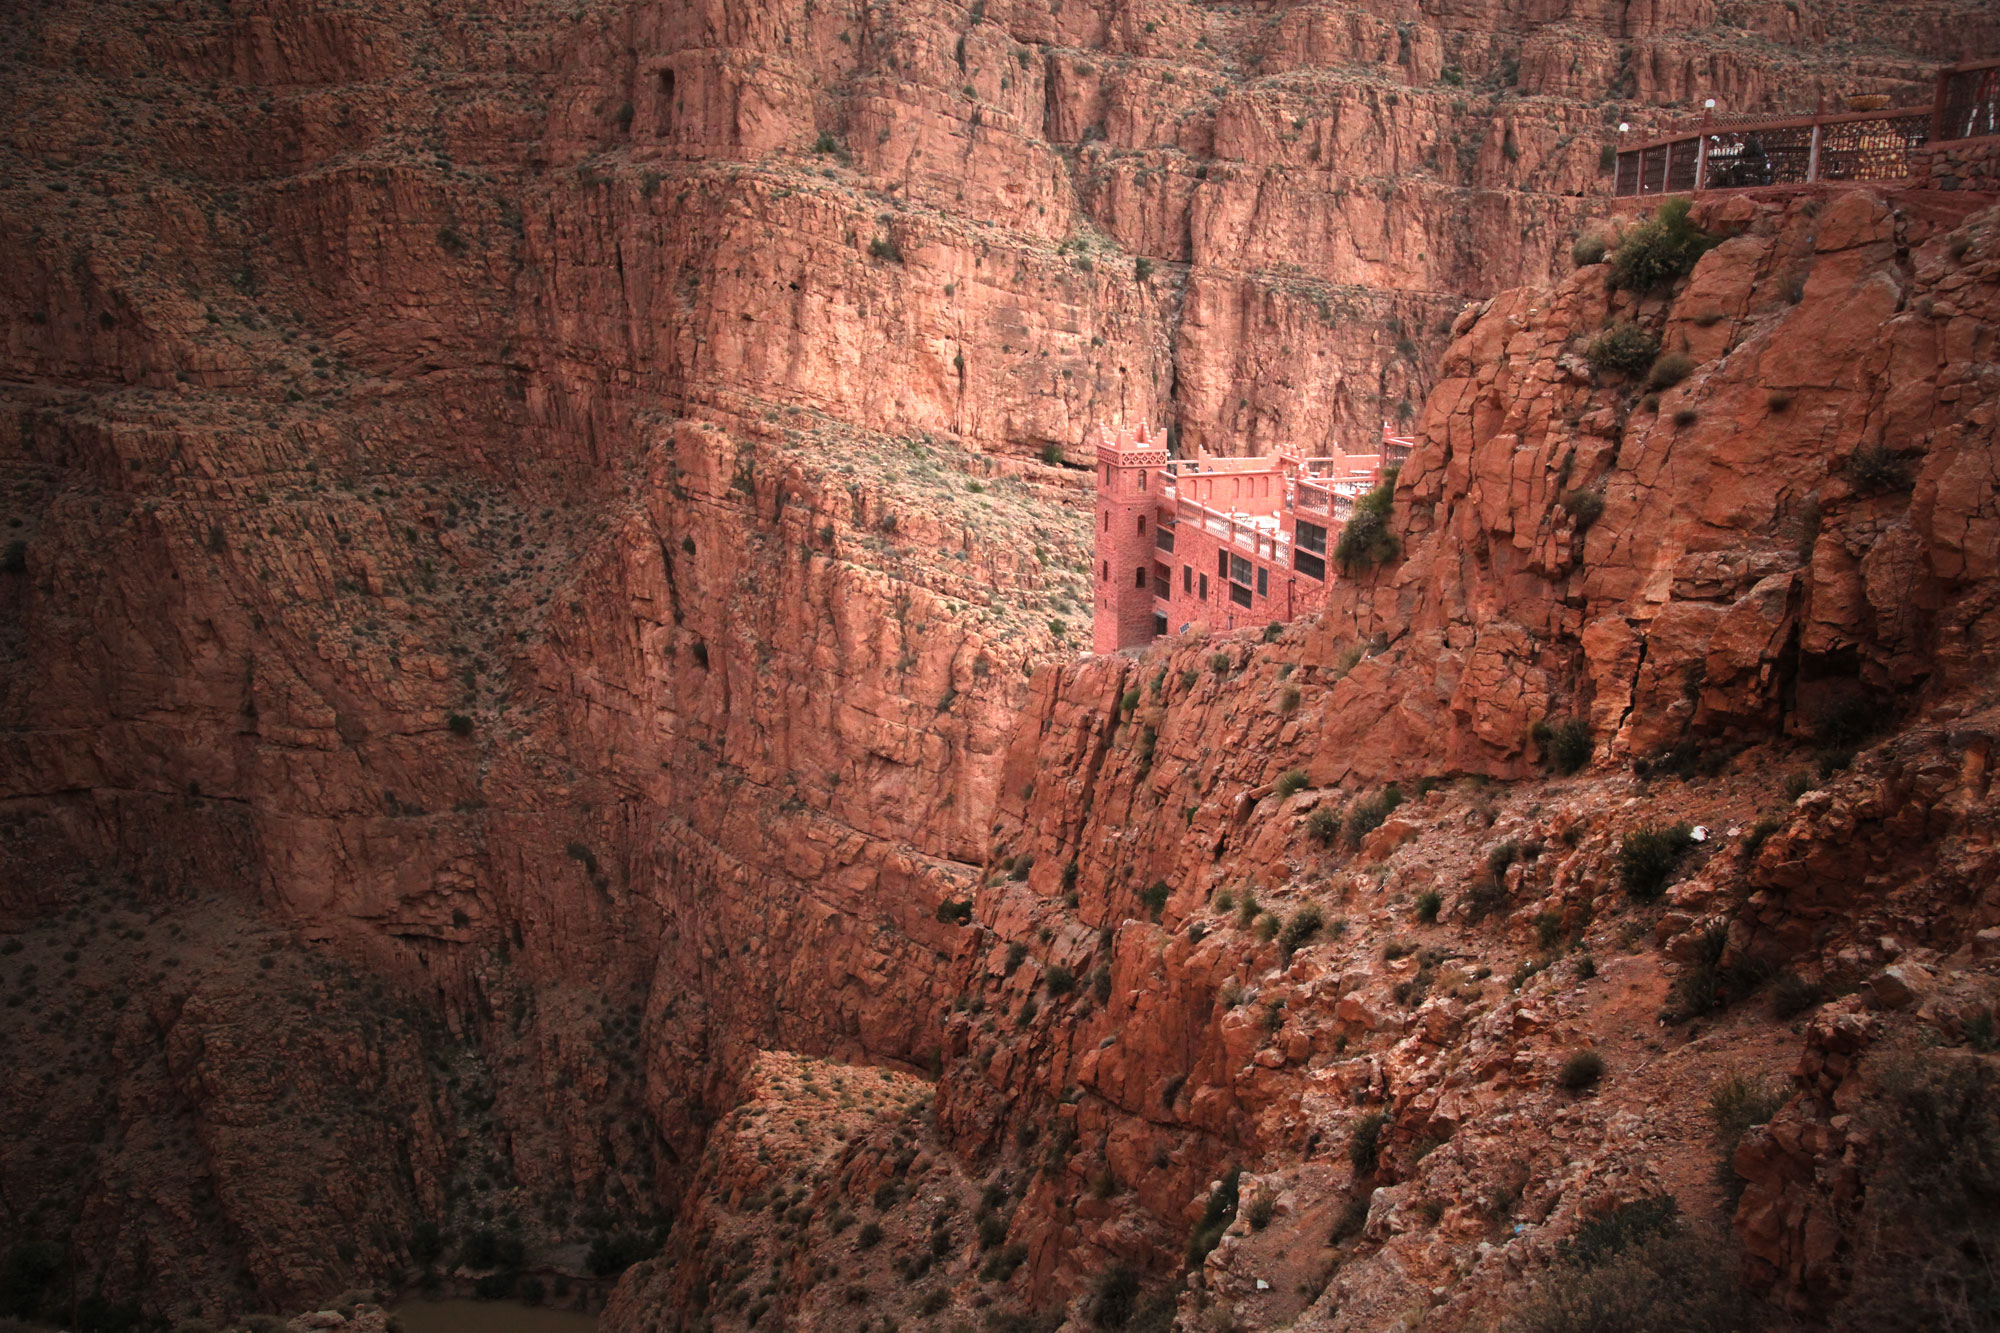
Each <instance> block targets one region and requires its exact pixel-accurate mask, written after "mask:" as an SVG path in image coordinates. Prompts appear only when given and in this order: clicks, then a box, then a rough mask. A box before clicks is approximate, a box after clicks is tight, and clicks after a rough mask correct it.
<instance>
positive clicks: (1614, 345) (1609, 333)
mask: <svg viewBox="0 0 2000 1333" xmlns="http://www.w3.org/2000/svg"><path fill="white" fill-rule="evenodd" d="M1659 354H1660V343H1659V340H1658V339H1657V338H1655V337H1653V335H1652V334H1650V333H1648V332H1646V331H1645V330H1644V329H1642V328H1640V327H1639V326H1638V325H1637V324H1614V325H1612V326H1611V327H1610V328H1608V329H1606V330H1605V331H1604V332H1602V333H1600V334H1598V335H1597V336H1596V337H1595V338H1592V339H1591V340H1590V346H1589V347H1587V348H1585V349H1584V353H1583V356H1584V359H1585V360H1586V361H1588V362H1590V364H1591V366H1592V367H1593V368H1594V369H1597V370H1601V371H1608V372H1612V373H1615V374H1620V375H1643V374H1645V373H1646V370H1647V368H1648V367H1649V366H1651V365H1652V364H1653V358H1654V357H1656V356H1658V355H1659Z"/></svg>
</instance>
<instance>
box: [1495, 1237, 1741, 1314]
mask: <svg viewBox="0 0 2000 1333" xmlns="http://www.w3.org/2000/svg"><path fill="white" fill-rule="evenodd" d="M1737 1266H1738V1261H1737V1260H1735V1259H1734V1258H1732V1257H1731V1256H1729V1255H1727V1254H1725V1253H1723V1252H1721V1250H1720V1247H1719V1246H1717V1245H1715V1244H1714V1243H1713V1242H1711V1241H1708V1240H1705V1239H1703V1238H1701V1237H1698V1236H1694V1235H1689V1234H1685V1233H1683V1232H1681V1231H1679V1230H1678V1229H1676V1230H1675V1231H1674V1232H1672V1233H1671V1234H1666V1235H1658V1236H1652V1237H1649V1238H1647V1239H1644V1240H1641V1241H1638V1242H1636V1243H1634V1244H1632V1245H1630V1246H1628V1247H1626V1248H1625V1249H1623V1250H1621V1251H1619V1252H1618V1253H1617V1254H1616V1255H1613V1256H1611V1257H1610V1258H1608V1259H1606V1260H1604V1261H1603V1262H1602V1263H1600V1264H1595V1265H1588V1266H1585V1265H1578V1264H1565V1265H1560V1266H1558V1267H1556V1268H1554V1269H1552V1270H1550V1271H1549V1272H1548V1273H1547V1274H1545V1275H1544V1276H1543V1277H1542V1279H1541V1281H1540V1282H1538V1283H1537V1284H1536V1288H1535V1293H1534V1295H1533V1296H1532V1297H1531V1298H1529V1299H1528V1300H1526V1301H1524V1302H1523V1303H1522V1304H1521V1305H1520V1306H1519V1307H1518V1308H1516V1310H1515V1311H1514V1312H1513V1313H1512V1314H1511V1315H1510V1316H1509V1317H1508V1319H1507V1320H1506V1321H1505V1322H1504V1323H1503V1324H1502V1325H1501V1328H1502V1330H1503V1331H1504V1333H1613V1331H1614V1330H1615V1331H1616V1333H1740V1330H1743V1329H1745V1328H1749V1327H1755V1325H1751V1324H1747V1323H1746V1322H1745V1316H1746V1315H1747V1314H1748V1312H1749V1303H1748V1301H1747V1300H1746V1299H1745V1297H1744V1295H1743V1290H1742V1288H1741V1287H1740V1286H1739V1285H1738V1283H1737V1281H1736V1279H1735V1277H1734V1276H1733V1274H1734V1272H1735V1270H1736V1268H1737Z"/></svg>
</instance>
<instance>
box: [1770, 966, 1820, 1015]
mask: <svg viewBox="0 0 2000 1333" xmlns="http://www.w3.org/2000/svg"><path fill="white" fill-rule="evenodd" d="M1824 994H1825V993H1824V992H1823V991H1821V990H1820V988H1819V987H1818V986H1815V985H1814V984H1813V983H1812V982H1810V981H1807V980H1806V979H1805V978H1804V977H1801V976H1800V975H1799V974H1798V973H1796V972H1786V973H1783V974H1781V975H1780V976H1779V977H1778V981H1777V984H1776V985H1774V986H1772V987H1771V1013H1772V1016H1774V1017H1775V1018H1777V1019H1778V1020H1779V1021H1781V1022H1782V1021H1785V1020H1787V1019H1793V1018H1797V1017H1798V1016H1799V1015H1800V1014H1802V1013H1804V1012H1805V1011H1806V1010H1808V1009H1810V1008H1812V1007H1813V1006H1814V1005H1816V1004H1818V1003H1819V1002H1820V1000H1821V999H1823V998H1824Z"/></svg>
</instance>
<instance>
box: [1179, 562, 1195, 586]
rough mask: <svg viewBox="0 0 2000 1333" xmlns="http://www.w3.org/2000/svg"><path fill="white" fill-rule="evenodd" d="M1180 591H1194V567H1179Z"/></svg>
mask: <svg viewBox="0 0 2000 1333" xmlns="http://www.w3.org/2000/svg"><path fill="white" fill-rule="evenodd" d="M1181 591H1182V592H1193V591H1194V566H1193V565H1182V566H1181Z"/></svg>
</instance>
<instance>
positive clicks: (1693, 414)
mask: <svg viewBox="0 0 2000 1333" xmlns="http://www.w3.org/2000/svg"><path fill="white" fill-rule="evenodd" d="M1700 420H1701V413H1699V412H1697V411H1695V410H1694V409H1693V408H1692V407H1683V408H1681V409H1680V410H1679V411H1677V412H1675V413H1674V424H1675V425H1676V426H1679V427H1681V428H1682V429H1683V430H1685V429H1686V428H1687V427H1689V426H1692V425H1693V424H1694V423H1695V422H1697V421H1700Z"/></svg>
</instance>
